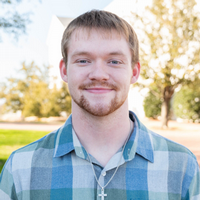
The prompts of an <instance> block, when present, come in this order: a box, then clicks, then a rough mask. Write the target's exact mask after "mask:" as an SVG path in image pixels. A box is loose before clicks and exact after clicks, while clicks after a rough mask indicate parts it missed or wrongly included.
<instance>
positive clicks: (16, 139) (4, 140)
mask: <svg viewBox="0 0 200 200" xmlns="http://www.w3.org/2000/svg"><path fill="white" fill-rule="evenodd" d="M48 133H49V131H30V130H29V131H26V130H4V129H0V172H1V170H2V168H3V166H4V164H5V162H6V160H7V159H8V157H9V156H10V154H11V153H12V152H13V151H15V150H16V149H19V148H21V147H23V146H25V145H27V144H29V143H31V142H34V141H35V140H38V139H40V138H41V137H43V136H45V135H46V134H48Z"/></svg>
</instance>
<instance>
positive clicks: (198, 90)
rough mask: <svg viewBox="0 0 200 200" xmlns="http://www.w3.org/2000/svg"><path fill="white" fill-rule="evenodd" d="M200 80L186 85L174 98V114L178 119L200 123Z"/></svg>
mask: <svg viewBox="0 0 200 200" xmlns="http://www.w3.org/2000/svg"><path fill="white" fill-rule="evenodd" d="M199 86H200V80H198V81H195V82H194V83H193V84H190V85H185V86H183V87H182V88H181V90H180V91H179V92H177V93H176V94H175V97H174V105H173V107H174V112H175V115H176V116H177V117H180V118H182V119H190V120H192V121H193V122H195V121H198V122H200V87H199Z"/></svg>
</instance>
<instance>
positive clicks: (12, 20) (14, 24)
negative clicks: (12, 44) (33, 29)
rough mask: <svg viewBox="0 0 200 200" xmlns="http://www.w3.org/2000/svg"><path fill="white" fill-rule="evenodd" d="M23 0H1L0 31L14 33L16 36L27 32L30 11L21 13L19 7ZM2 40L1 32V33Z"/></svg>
mask: <svg viewBox="0 0 200 200" xmlns="http://www.w3.org/2000/svg"><path fill="white" fill-rule="evenodd" d="M22 1H23V0H0V8H1V12H0V31H2V30H3V31H4V32H6V33H9V34H12V35H13V36H14V37H15V38H18V36H19V35H21V34H24V33H26V26H27V24H28V23H30V22H31V21H30V12H27V13H19V12H18V11H17V7H18V6H19V5H20V4H21V3H22ZM0 41H1V33H0Z"/></svg>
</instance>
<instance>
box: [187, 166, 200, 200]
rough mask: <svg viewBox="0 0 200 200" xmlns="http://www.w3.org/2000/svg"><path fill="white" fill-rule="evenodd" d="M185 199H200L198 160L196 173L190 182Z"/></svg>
mask: <svg viewBox="0 0 200 200" xmlns="http://www.w3.org/2000/svg"><path fill="white" fill-rule="evenodd" d="M185 200H200V171H199V165H198V163H197V162H196V166H195V173H194V176H193V178H192V181H191V183H190V186H189V189H188V192H187V194H186V198H185Z"/></svg>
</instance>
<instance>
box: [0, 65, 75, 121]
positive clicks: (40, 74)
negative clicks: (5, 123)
mask: <svg viewBox="0 0 200 200" xmlns="http://www.w3.org/2000/svg"><path fill="white" fill-rule="evenodd" d="M49 69H50V67H47V66H42V67H38V66H36V65H35V64H34V63H33V62H32V63H31V64H30V65H27V66H26V65H25V63H23V65H22V68H21V69H20V74H22V76H23V78H21V79H18V78H9V79H8V82H9V84H7V86H6V85H4V86H3V85H2V87H1V90H0V91H1V92H0V97H1V98H4V99H5V100H6V101H5V104H4V111H5V112H8V111H13V112H16V111H18V110H21V111H22V115H23V117H28V116H37V117H49V116H60V113H61V112H62V111H66V112H67V113H70V112H71V97H70V94H69V92H68V89H67V86H66V85H64V83H63V85H62V87H61V88H59V89H58V88H57V87H56V85H55V84H54V87H53V88H52V89H51V88H49V76H48V74H49Z"/></svg>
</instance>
